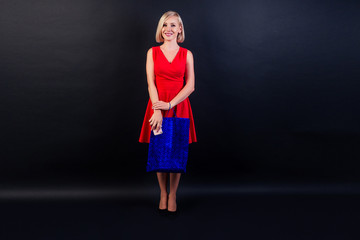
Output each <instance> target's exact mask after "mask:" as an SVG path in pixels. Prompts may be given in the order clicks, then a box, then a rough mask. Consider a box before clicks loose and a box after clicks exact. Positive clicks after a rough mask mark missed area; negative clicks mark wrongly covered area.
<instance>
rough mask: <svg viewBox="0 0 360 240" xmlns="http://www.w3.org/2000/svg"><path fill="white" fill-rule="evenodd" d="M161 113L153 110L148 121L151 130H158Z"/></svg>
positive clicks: (160, 122)
mask: <svg viewBox="0 0 360 240" xmlns="http://www.w3.org/2000/svg"><path fill="white" fill-rule="evenodd" d="M162 120H163V117H162V114H161V111H154V113H153V115H152V116H151V118H150V120H149V122H150V126H151V130H154V129H156V131H159V130H160V128H161V125H162Z"/></svg>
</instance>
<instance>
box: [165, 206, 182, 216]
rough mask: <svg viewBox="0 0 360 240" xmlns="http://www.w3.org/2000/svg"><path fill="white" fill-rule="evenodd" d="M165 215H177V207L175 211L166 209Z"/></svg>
mask: <svg viewBox="0 0 360 240" xmlns="http://www.w3.org/2000/svg"><path fill="white" fill-rule="evenodd" d="M167 215H168V216H178V215H179V209H178V207H177V208H176V210H175V211H169V210H168V209H167Z"/></svg>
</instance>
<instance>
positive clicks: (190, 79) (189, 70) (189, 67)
mask: <svg viewBox="0 0 360 240" xmlns="http://www.w3.org/2000/svg"><path fill="white" fill-rule="evenodd" d="M185 73H186V76H185V82H186V83H185V86H184V87H183V88H182V89H181V91H180V92H179V93H178V94H177V95H176V96H175V97H174V98H173V99H172V100H171V101H170V104H171V108H173V107H175V106H176V105H178V104H179V103H181V102H182V101H184V100H185V99H186V98H187V97H188V96H189V95H190V94H191V93H192V92H193V91H195V73H194V57H193V54H192V53H191V52H190V50H188V53H187V56H186V71H185ZM153 108H154V109H160V110H168V109H169V103H167V102H163V101H156V102H153Z"/></svg>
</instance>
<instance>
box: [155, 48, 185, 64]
mask: <svg viewBox="0 0 360 240" xmlns="http://www.w3.org/2000/svg"><path fill="white" fill-rule="evenodd" d="M180 48H181V47H180V46H179V50H178V51H177V53H176V55H175V57H174V59H173V60H172V61H171V62H169V60H168V59H167V58H166V56H165V54H164V53H163V51H162V50H161V48H160V46H159V49H160V52H161V53H162V55H163V56H164V58H165V59H166V61H167V62H168V63H169V64H171V63H173V62H174V61H175V59H176V57H177V55H178V54H179V52H180Z"/></svg>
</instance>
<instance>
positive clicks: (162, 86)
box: [139, 46, 197, 144]
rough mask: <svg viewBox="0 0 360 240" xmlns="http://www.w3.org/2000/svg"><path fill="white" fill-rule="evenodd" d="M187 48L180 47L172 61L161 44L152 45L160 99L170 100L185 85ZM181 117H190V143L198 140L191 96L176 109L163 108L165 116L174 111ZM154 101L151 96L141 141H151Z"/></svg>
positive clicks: (162, 111) (156, 83)
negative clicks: (168, 58)
mask: <svg viewBox="0 0 360 240" xmlns="http://www.w3.org/2000/svg"><path fill="white" fill-rule="evenodd" d="M187 51H188V50H187V49H186V48H182V47H180V49H179V50H178V52H177V54H176V56H175V58H174V60H173V61H172V62H171V63H170V62H169V61H168V60H167V59H166V57H165V55H164V53H163V52H162V50H161V49H160V46H155V47H152V55H153V60H154V73H155V86H156V88H157V91H158V95H159V101H164V102H170V101H171V100H172V99H173V98H174V97H175V96H176V95H177V94H178V93H179V92H180V91H181V89H182V88H183V87H184V84H185V79H184V76H185V73H186V56H187ZM174 110H175V111H176V116H177V117H180V118H189V119H190V129H189V144H190V143H193V142H197V140H196V133H195V125H194V119H193V114H192V110H191V106H190V101H189V98H186V99H184V100H183V101H182V102H180V103H179V104H178V105H176V106H175V109H171V111H168V110H161V113H162V115H163V117H165V114H166V113H167V112H168V114H167V117H173V115H174V114H173V112H174ZM153 113H154V110H153V109H152V102H151V99H150V98H149V101H148V104H147V107H146V112H145V117H144V121H143V124H142V128H141V133H140V138H139V142H142V143H150V135H151V126H150V122H149V120H150V118H151V116H152V115H153Z"/></svg>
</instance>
